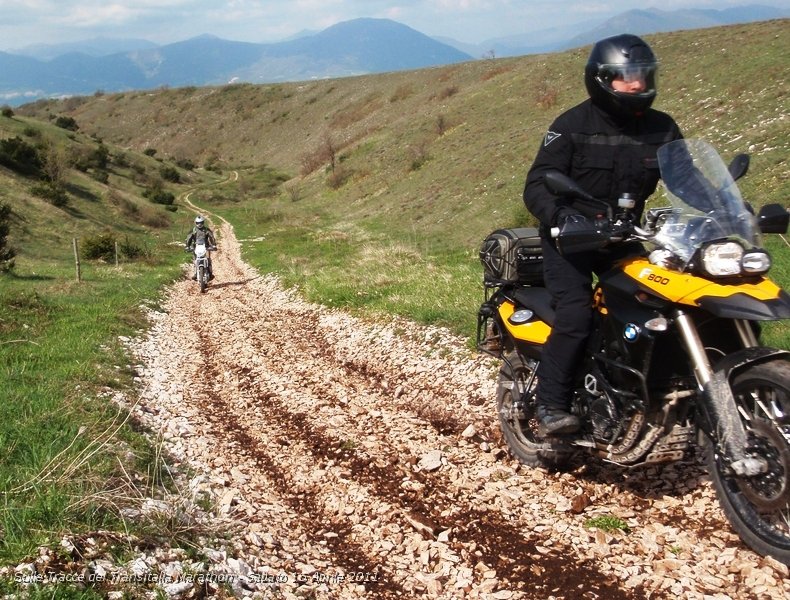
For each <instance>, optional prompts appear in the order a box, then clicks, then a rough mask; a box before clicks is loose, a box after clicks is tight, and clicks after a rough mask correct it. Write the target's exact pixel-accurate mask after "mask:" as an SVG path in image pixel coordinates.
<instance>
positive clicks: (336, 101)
mask: <svg viewBox="0 0 790 600" xmlns="http://www.w3.org/2000/svg"><path fill="white" fill-rule="evenodd" d="M787 23H788V22H787V21H786V20H785V21H778V22H771V23H760V24H752V25H748V26H736V27H729V28H715V29H710V30H700V31H690V32H677V33H672V34H662V35H659V36H650V37H649V40H650V42H651V43H652V44H654V46H655V49H656V51H657V53H658V54H659V56H660V58H661V61H662V65H663V66H664V71H663V73H662V83H661V93H660V96H659V99H658V101H657V107H658V108H660V109H663V110H666V111H668V112H670V113H672V114H673V115H674V116H675V117H676V119H677V120H678V121H679V123H680V124H681V127H682V128H683V130H684V132H685V134H686V135H687V137H704V138H707V139H709V140H710V141H711V142H713V143H714V145H716V146H717V147H719V149H720V150H721V151H722V154H723V155H724V156H725V159H726V158H729V157H731V156H732V155H734V154H735V153H738V152H746V151H749V152H751V153H752V155H753V161H752V167H751V171H750V174H749V175H748V176H747V178H746V179H744V180H743V183H742V185H741V187H742V190H743V191H744V195H745V197H746V198H747V199H749V200H750V201H751V202H752V203H753V204H754V205H755V206H760V205H761V204H763V203H765V202H767V201H775V202H786V199H787V196H788V192H790V182H788V179H787V177H786V171H787V158H786V157H787V152H788V150H790V132H789V131H788V120H787V119H786V118H782V117H783V116H785V117H786V114H783V113H782V109H781V107H782V106H784V105H785V104H786V98H787V91H788V88H787V82H788V81H790V73H788V66H787V65H788V64H790V56H788V48H790V28H788V27H787ZM690 47H693V48H695V51H694V52H689V51H688V48H690ZM585 58H586V50H585V49H580V50H572V51H569V52H564V53H561V54H556V55H543V56H527V57H518V58H510V59H501V60H496V61H473V62H470V63H467V64H463V65H453V66H450V67H443V68H436V69H426V70H422V71H415V72H408V73H390V74H385V75H376V76H368V77H358V78H346V79H341V80H332V81H316V82H301V83H295V84H280V85H266V86H253V85H242V86H228V87H222V88H184V89H171V90H167V89H165V90H160V91H157V92H156V93H151V92H149V91H145V92H128V93H124V94H113V95H100V96H95V97H92V98H85V99H68V100H65V101H62V102H57V101H51V102H44V103H40V104H37V105H36V106H35V107H30V108H29V109H26V110H21V109H20V111H18V112H19V114H18V115H17V116H15V117H14V118H12V119H8V118H5V117H2V118H0V137H12V136H16V135H19V136H22V137H24V138H25V139H26V140H30V141H31V143H32V142H36V141H37V140H48V141H49V142H50V143H54V144H57V145H59V146H61V147H62V148H63V150H64V151H65V152H66V153H67V154H69V155H79V154H80V153H84V152H90V151H91V150H92V149H94V148H95V147H96V144H97V143H98V142H97V138H101V139H103V140H105V143H106V144H107V145H108V147H109V148H110V152H111V154H112V156H113V157H114V158H113V161H112V163H111V165H110V168H109V169H108V172H107V181H106V182H101V181H98V180H97V179H96V178H95V177H93V176H92V175H91V173H77V172H71V173H70V175H69V181H68V191H69V205H68V207H67V208H66V209H58V208H55V207H53V206H51V205H49V204H48V203H46V202H45V201H44V200H42V199H40V198H37V197H35V196H33V195H32V194H31V192H30V190H31V186H32V185H33V184H34V183H35V182H34V181H31V180H30V179H27V178H23V177H18V176H15V175H14V174H12V173H9V172H8V171H7V170H5V169H3V168H0V184H2V185H0V202H6V203H9V204H10V205H11V206H12V208H13V210H14V219H13V221H12V224H11V225H12V230H11V238H10V241H11V243H12V244H13V245H14V246H16V247H17V249H18V251H19V258H18V261H17V262H18V266H17V270H16V273H15V275H12V276H3V277H0V381H2V382H3V402H2V403H0V451H2V452H3V459H2V460H0V499H2V502H3V504H2V507H0V563H7V562H11V561H14V560H19V559H21V558H23V557H25V556H30V555H31V554H33V553H34V552H35V548H36V546H37V545H39V544H43V543H50V544H52V543H56V542H57V539H58V536H59V535H60V534H61V533H62V532H65V531H87V530H91V529H92V528H97V527H102V526H105V525H106V526H113V525H118V523H117V520H116V515H115V509H114V507H113V506H112V502H110V501H109V499H108V497H107V495H106V493H104V492H106V491H107V490H110V489H113V487H114V486H116V485H121V484H122V479H123V477H122V473H119V471H118V461H117V457H118V456H119V454H120V455H124V456H125V455H126V454H127V453H128V452H131V453H132V455H133V456H134V457H135V458H134V460H133V464H132V465H131V466H129V465H127V467H128V468H131V469H132V470H133V471H134V472H136V473H138V474H139V475H141V477H143V478H144V480H145V485H147V486H156V485H158V484H160V483H161V478H160V477H159V475H158V473H159V468H160V467H159V465H158V463H157V456H156V453H155V451H154V450H153V449H152V448H151V447H150V445H148V444H146V443H145V442H143V441H142V440H141V439H140V438H139V437H138V436H136V435H135V434H134V433H133V431H132V430H131V428H129V427H123V428H121V429H120V430H119V431H118V433H117V434H115V435H113V436H110V435H109V432H108V431H107V428H108V426H110V425H111V424H113V423H114V422H117V421H116V419H117V418H118V414H117V410H116V408H115V407H114V405H113V404H112V403H111V402H109V401H107V400H103V399H101V398H100V397H99V396H98V392H99V391H100V390H103V389H113V388H125V387H126V386H128V385H129V383H130V380H131V373H130V372H129V370H128V369H127V368H126V367H125V366H124V365H125V364H126V362H127V358H126V357H125V356H124V352H123V349H122V348H121V345H120V344H119V343H118V340H117V336H118V335H129V334H131V333H133V332H135V331H136V330H137V329H138V328H140V327H142V326H143V321H142V319H141V314H140V309H139V305H140V303H141V302H143V301H144V300H145V299H151V298H156V297H157V294H158V293H159V290H160V289H161V286H162V285H163V284H165V283H167V282H168V281H171V280H172V279H173V278H174V277H176V276H177V275H178V270H177V264H178V263H180V262H182V261H183V257H184V255H183V254H182V253H181V252H180V251H179V250H178V249H177V248H174V247H173V248H172V249H169V248H170V246H168V245H167V244H168V243H169V242H181V241H183V239H184V238H185V237H186V234H187V232H188V230H189V228H190V225H191V220H192V216H193V215H192V213H191V212H190V211H188V210H185V209H184V208H183V207H181V208H179V209H178V210H177V211H176V212H175V213H171V212H168V211H165V210H164V209H162V207H160V206H156V205H152V204H151V203H150V202H148V201H147V200H145V199H144V198H142V197H141V194H142V192H143V191H144V190H145V189H146V188H147V187H148V186H149V185H150V184H151V182H152V181H153V180H155V179H156V178H157V174H158V173H160V172H161V171H160V169H161V167H162V166H163V165H171V164H175V162H176V159H180V158H187V159H190V160H192V161H194V162H195V163H196V164H199V165H210V166H212V168H219V169H221V170H222V171H224V172H225V173H226V174H227V172H228V170H229V169H231V168H239V169H240V179H239V181H237V182H233V181H229V182H227V183H222V184H221V185H214V184H215V183H217V182H219V181H220V180H221V179H222V177H223V176H222V175H221V174H219V173H214V172H210V171H206V170H198V171H189V172H187V171H183V170H182V171H181V174H182V176H183V177H184V182H185V184H186V185H171V184H169V183H168V184H167V189H168V190H170V191H173V192H175V193H177V194H178V193H182V192H183V191H184V189H185V188H186V187H190V188H191V187H192V186H202V187H200V188H199V189H198V190H197V191H196V192H195V193H194V195H193V196H192V200H193V201H194V202H195V203H196V204H198V205H199V206H203V207H205V208H206V209H207V210H209V211H212V212H215V213H218V214H221V215H223V216H224V217H226V218H228V219H229V220H230V221H231V222H232V223H234V225H235V228H236V234H237V236H238V237H239V238H240V239H241V240H242V248H243V253H244V257H245V259H246V260H248V261H249V262H250V263H251V264H253V265H254V266H256V267H258V268H259V269H260V270H261V271H263V272H274V273H277V274H278V275H280V276H281V277H282V278H283V280H284V282H285V284H286V285H289V286H295V287H297V288H299V289H300V290H301V291H302V292H303V293H304V294H305V296H306V297H307V298H308V299H310V300H312V301H315V302H319V303H323V304H326V305H329V306H336V307H342V308H345V309H349V310H353V311H364V312H366V313H372V314H381V313H385V314H399V315H403V316H405V317H409V318H411V319H414V320H416V321H418V322H422V323H431V324H441V325H446V326H448V327H449V328H450V329H451V330H453V331H455V332H456V333H459V334H461V335H463V336H465V337H466V338H467V339H471V338H472V337H473V335H474V327H475V315H476V312H477V308H478V306H479V303H480V301H481V299H482V287H481V270H480V265H479V262H478V258H477V251H478V248H479V244H480V241H481V240H482V239H483V238H484V237H485V235H487V234H488V233H489V232H490V231H491V230H493V229H496V228H499V227H514V226H520V225H526V224H529V223H530V222H531V217H530V216H529V215H528V214H527V213H526V211H525V209H524V207H523V203H522V201H521V191H522V186H523V182H524V176H525V175H526V171H527V169H528V167H529V164H530V163H531V161H532V158H533V157H534V153H535V151H536V149H537V147H538V144H539V142H540V139H541V138H542V136H543V133H544V132H545V129H546V127H547V126H548V125H549V123H550V122H551V120H552V119H553V118H554V117H555V116H556V115H557V114H558V113H559V112H561V111H562V110H564V109H565V108H568V107H569V106H571V105H572V104H574V103H576V102H578V101H579V100H581V99H582V98H583V97H584V90H583V86H582V78H581V72H582V69H583V63H584V60H585ZM732 64H738V65H739V68H738V70H737V71H733V70H732V67H731V65H732ZM766 73H769V74H770V78H769V79H770V81H771V84H770V85H768V84H766V86H762V87H761V86H758V87H757V88H755V87H753V86H752V85H751V82H753V81H764V80H765V74H766ZM23 112H24V113H26V115H23V114H22V113H23ZM785 113H786V111H785ZM61 114H68V115H71V116H73V117H75V118H76V121H77V122H78V123H79V124H80V132H77V133H73V132H65V131H64V130H61V129H59V128H56V127H55V126H54V125H52V123H51V122H50V121H51V119H52V118H53V117H55V116H56V115H61ZM184 123H189V124H190V125H191V126H190V127H184V126H183V125H184ZM83 132H85V133H83ZM91 136H95V137H91ZM151 140H157V141H156V149H157V153H156V158H154V157H151V156H144V155H143V154H142V153H141V152H142V150H144V149H145V148H147V147H148V145H149V144H150V143H151ZM113 144H114V145H113ZM330 146H331V149H332V150H333V154H332V157H333V158H334V159H335V171H334V172H332V170H331V169H330V168H328V164H329V161H328V158H327V157H328V156H329V154H328V153H327V152H328V150H329V149H330V148H329V147H330ZM266 165H269V166H266ZM104 232H111V233H112V234H114V235H116V236H118V237H123V236H127V235H128V236H130V238H131V239H133V240H139V241H141V243H143V244H144V245H145V246H146V247H147V248H148V249H149V250H150V252H149V254H150V256H152V257H155V258H156V259H157V261H155V262H150V263H149V262H136V263H131V264H124V265H123V266H122V267H121V269H120V270H115V269H114V268H113V267H110V266H103V265H99V264H95V263H84V264H83V275H84V279H85V280H84V281H83V282H82V283H79V284H78V283H76V282H74V281H73V279H74V267H73V258H72V256H71V239H72V238H78V239H83V238H85V236H89V235H95V234H97V233H104ZM768 248H769V250H770V251H771V252H772V255H773V258H774V263H775V267H774V271H773V276H774V277H775V279H776V280H777V282H778V283H780V284H781V285H782V286H783V287H785V288H786V289H790V252H788V248H787V244H786V243H785V242H784V241H783V240H782V239H780V238H779V237H777V236H770V237H769V242H768ZM765 338H766V341H767V342H768V343H769V344H772V345H775V346H779V347H783V348H790V331H788V325H787V324H785V323H775V324H769V325H767V326H766V327H765ZM83 428H84V429H83ZM105 442H106V444H107V445H106V446H102V444H104V443H105ZM98 448H101V452H97V453H94V454H91V452H92V451H93V450H96V449H98ZM87 455H90V458H89V459H88V460H83V459H84V458H85V457H86V456H87ZM589 526H596V527H603V526H609V525H607V523H606V522H603V521H602V522H601V523H600V524H598V525H589ZM612 526H614V527H615V528H617V529H622V527H621V526H620V525H618V524H616V523H614V524H612ZM2 585H4V584H3V583H2V582H0V591H3V592H4V591H6V590H4V589H3V588H2ZM58 593H62V594H65V595H63V596H58V597H64V598H65V597H79V596H72V595H69V593H70V592H67V591H65V590H63V591H62V592H61V591H59V592H58Z"/></svg>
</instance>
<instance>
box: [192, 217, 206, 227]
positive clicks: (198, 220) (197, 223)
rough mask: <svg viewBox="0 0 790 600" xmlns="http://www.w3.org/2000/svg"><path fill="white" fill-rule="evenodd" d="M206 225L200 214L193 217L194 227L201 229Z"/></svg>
mask: <svg viewBox="0 0 790 600" xmlns="http://www.w3.org/2000/svg"><path fill="white" fill-rule="evenodd" d="M205 226H206V220H205V219H204V218H203V216H202V215H198V216H197V217H195V227H197V228H198V229H203V227H205Z"/></svg>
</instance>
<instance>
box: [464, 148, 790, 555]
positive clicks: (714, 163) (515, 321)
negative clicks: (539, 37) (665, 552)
mask: <svg viewBox="0 0 790 600" xmlns="http://www.w3.org/2000/svg"><path fill="white" fill-rule="evenodd" d="M658 161H659V168H660V170H661V178H662V182H663V186H664V189H665V196H666V199H667V201H668V205H667V206H665V207H662V208H658V209H650V210H648V211H647V213H646V215H645V219H644V223H636V222H635V218H634V216H633V214H632V212H631V208H632V207H631V206H629V205H628V201H627V199H626V201H625V202H623V203H622V205H621V206H620V208H619V209H618V210H616V211H615V210H613V209H607V208H601V209H600V212H599V217H598V218H597V219H596V220H595V227H594V228H593V229H592V230H590V229H589V228H588V229H587V230H586V231H584V232H579V231H564V230H553V231H552V235H553V236H556V243H557V247H558V249H559V250H560V252H578V251H591V250H594V249H597V248H602V247H604V246H606V245H609V244H616V243H622V242H632V241H638V242H641V243H642V244H643V246H644V247H645V248H646V252H645V253H644V254H643V255H639V256H634V257H632V258H628V259H625V260H623V261H621V262H620V263H619V264H618V265H617V266H616V267H615V268H614V269H612V270H611V271H609V272H607V273H605V274H603V275H601V277H600V278H599V280H598V282H597V283H596V286H595V289H594V328H593V333H592V335H591V336H590V341H589V344H588V346H587V349H586V351H585V357H584V360H583V363H582V365H581V367H580V368H579V370H578V372H577V376H576V382H575V386H574V387H575V392H574V397H573V402H572V409H571V410H572V411H573V413H574V414H576V415H577V416H578V417H579V419H580V420H581V422H582V430H581V432H580V433H578V434H574V435H573V436H567V437H563V438H547V437H542V436H541V435H540V433H539V430H538V422H537V419H536V417H535V408H536V405H535V387H536V378H537V377H539V373H540V371H539V366H540V360H541V349H542V347H543V345H544V343H545V342H546V339H547V337H548V336H549V334H550V332H551V327H552V324H553V322H554V311H553V308H552V302H551V297H550V295H549V293H548V291H547V290H546V289H545V288H544V287H542V270H541V251H540V239H539V237H538V232H537V230H535V229H530V228H524V229H511V230H498V231H495V232H493V233H492V234H491V235H490V236H489V237H488V238H486V240H485V241H484V243H483V247H482V249H481V251H480V258H481V261H482V263H483V267H484V283H485V290H486V293H485V301H484V302H483V304H482V305H481V307H480V311H479V314H478V334H477V338H478V340H477V342H478V348H479V349H480V350H482V351H484V352H487V353H489V354H492V355H493V356H495V357H497V358H499V359H500V360H501V361H502V366H501V369H500V374H499V381H498V387H497V398H496V402H497V411H498V416H499V423H500V427H501V430H502V433H503V436H504V439H505V441H506V442H507V444H508V446H509V448H510V450H511V452H512V453H513V455H514V456H515V457H516V458H518V459H519V460H520V461H521V462H523V463H525V464H527V465H530V466H543V467H549V468H558V467H561V466H562V465H563V464H565V463H567V461H568V460H569V459H570V458H571V456H572V455H573V454H574V453H578V452H588V453H592V454H593V455H595V456H597V457H599V458H600V459H602V460H604V461H608V462H610V463H614V464H616V465H620V466H623V467H635V466H640V465H648V464H654V463H661V462H667V461H677V460H681V459H682V458H684V457H685V456H686V455H687V453H688V452H689V451H690V450H692V449H693V447H694V446H695V445H696V444H700V445H702V446H703V447H704V448H705V450H706V459H707V466H708V469H709V472H710V476H711V478H712V480H713V483H714V486H715V489H716V493H717V497H718V500H719V502H720V504H721V506H722V508H723V510H724V513H725V514H726V516H727V518H728V519H729V521H730V523H731V524H732V526H733V528H734V529H735V530H736V531H737V532H738V534H739V535H740V537H741V538H742V539H743V541H744V542H745V543H746V544H747V545H749V546H750V547H751V548H752V549H754V550H755V551H756V552H758V553H760V554H762V555H770V556H772V557H774V558H775V559H777V560H779V561H781V562H783V563H785V564H788V565H790V352H788V351H787V350H785V349H779V348H769V347H766V346H764V345H763V344H762V343H761V323H763V322H765V321H773V320H780V319H786V318H788V317H790V296H788V294H787V293H786V292H785V291H783V290H782V289H781V288H780V287H779V286H777V285H776V284H775V283H774V282H772V281H771V280H770V279H768V278H767V277H766V274H767V272H768V270H769V268H770V266H771V257H770V256H769V255H768V253H767V252H766V251H765V250H764V249H763V248H762V240H761V234H763V233H785V232H786V231H787V228H788V212H787V210H786V209H785V208H784V207H782V206H781V205H778V204H772V205H767V206H764V207H763V208H762V209H761V210H760V212H759V214H757V215H754V214H753V211H752V210H751V209H750V207H749V206H748V205H747V204H746V203H745V202H744V201H743V199H742V197H741V194H740V192H739V190H738V187H737V185H736V183H735V180H736V179H738V178H739V177H740V176H742V175H743V174H745V172H746V170H747V168H748V162H749V161H748V156H746V155H739V156H738V157H736V159H735V160H734V161H733V163H732V164H731V165H730V166H729V168H728V167H727V166H726V165H725V164H724V163H723V162H722V160H721V158H720V157H719V155H718V153H717V152H716V151H715V150H714V149H713V148H712V147H711V146H710V145H709V144H707V143H706V142H703V141H701V140H678V141H675V142H671V143H669V144H667V145H665V146H663V147H662V148H660V149H659V152H658ZM546 185H547V186H548V187H549V189H550V190H551V191H552V192H553V193H555V194H557V195H559V196H562V197H564V198H566V199H573V201H575V202H578V203H580V204H586V205H587V206H588V207H589V206H591V205H595V204H596V202H598V205H602V204H603V203H600V202H599V201H596V199H595V198H592V197H591V196H590V195H589V194H587V193H586V192H585V191H584V190H583V189H581V188H580V187H579V186H578V185H577V184H576V183H575V182H573V181H572V180H570V179H569V178H567V177H565V176H564V175H562V174H560V173H551V174H548V175H547V176H546ZM604 206H605V205H604Z"/></svg>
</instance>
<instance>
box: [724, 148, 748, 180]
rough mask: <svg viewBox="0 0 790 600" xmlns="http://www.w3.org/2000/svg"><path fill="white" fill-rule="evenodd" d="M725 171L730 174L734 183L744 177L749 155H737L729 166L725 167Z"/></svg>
mask: <svg viewBox="0 0 790 600" xmlns="http://www.w3.org/2000/svg"><path fill="white" fill-rule="evenodd" d="M727 170H728V171H729V172H730V175H731V176H732V178H733V179H734V180H735V181H738V180H739V179H740V178H741V177H743V176H744V175H746V172H747V171H748V170H749V155H748V154H738V155H737V156H736V157H735V158H733V159H732V162H731V163H730V166H729V167H727Z"/></svg>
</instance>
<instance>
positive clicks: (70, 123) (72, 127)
mask: <svg viewBox="0 0 790 600" xmlns="http://www.w3.org/2000/svg"><path fill="white" fill-rule="evenodd" d="M55 125H57V126H58V127H60V128H61V129H68V130H69V131H77V130H78V129H79V128H80V127H79V125H77V121H75V120H74V117H64V116H62V115H61V116H60V117H58V118H57V119H55Z"/></svg>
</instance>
